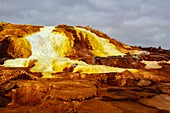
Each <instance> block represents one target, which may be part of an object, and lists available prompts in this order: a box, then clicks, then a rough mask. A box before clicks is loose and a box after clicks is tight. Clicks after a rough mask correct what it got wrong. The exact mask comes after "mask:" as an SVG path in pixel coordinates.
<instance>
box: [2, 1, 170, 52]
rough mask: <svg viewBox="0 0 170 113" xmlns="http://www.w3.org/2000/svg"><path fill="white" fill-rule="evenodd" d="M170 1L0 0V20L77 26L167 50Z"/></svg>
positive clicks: (133, 43)
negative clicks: (87, 27)
mask: <svg viewBox="0 0 170 113" xmlns="http://www.w3.org/2000/svg"><path fill="white" fill-rule="evenodd" d="M169 10H170V0H0V21H4V22H9V23H16V24H35V25H59V24H67V25H73V26H77V25H81V26H90V27H92V28H94V29H97V30H100V31H102V32H104V33H105V34H107V35H109V36H110V37H112V38H115V39H116V40H119V41H121V42H123V43H125V44H127V45H132V46H135V45H136V46H142V47H159V46H161V47H162V48H165V49H170V13H169Z"/></svg>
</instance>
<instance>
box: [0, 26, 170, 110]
mask: <svg viewBox="0 0 170 113" xmlns="http://www.w3.org/2000/svg"><path fill="white" fill-rule="evenodd" d="M41 28H43V26H32V25H15V24H9V23H1V24H0V64H1V65H0V113H169V112H170V62H169V60H170V51H169V50H164V49H162V48H161V47H159V48H152V47H150V48H143V47H132V46H127V45H125V44H123V43H121V42H118V41H116V40H114V39H111V38H110V37H108V36H107V35H105V34H103V33H101V32H100V31H97V30H93V29H91V28H89V27H81V26H78V28H74V27H71V26H67V25H59V26H56V27H55V29H53V28H50V29H53V31H52V32H55V33H57V34H58V33H62V38H63V37H65V38H64V39H63V41H64V42H62V41H61V40H60V38H59V39H57V40H55V39H53V38H52V40H53V41H55V43H57V44H58V45H60V46H62V48H63V49H64V50H63V49H61V48H60V46H56V45H55V44H54V43H53V42H49V43H46V45H44V43H45V42H48V41H51V40H46V39H45V38H47V37H51V36H53V34H50V35H49V36H46V35H45V36H44V35H43V36H42V37H40V36H41V35H39V34H35V33H38V32H39V31H40V29H41ZM79 28H81V29H79ZM48 29H49V28H48ZM82 29H83V30H82ZM86 30H87V31H86ZM50 32H51V31H50ZM50 32H48V31H43V33H45V34H46V33H50ZM77 32H78V33H77ZM63 33H65V34H66V35H63ZM92 33H94V34H95V35H94V34H92ZM30 34H35V35H33V38H34V39H37V37H38V38H40V40H38V41H37V40H34V41H35V42H34V43H32V42H31V41H32V37H31V38H30V37H27V36H28V35H30ZM55 36H56V35H55ZM55 36H54V37H55ZM60 36H61V35H60V34H59V35H57V37H60ZM89 37H90V38H89ZM67 38H69V41H68V40H67ZM43 39H44V40H45V41H44V42H43V41H42V40H43ZM105 39H107V40H105ZM93 40H95V41H96V42H93ZM108 40H109V41H108ZM59 41H61V42H62V43H61V42H59ZM39 42H41V43H40V44H42V43H43V45H41V46H40V45H39V46H37V45H36V44H37V43H39ZM65 42H67V43H66V44H65ZM108 42H109V43H108ZM63 43H64V44H63ZM95 43H97V45H95ZM34 44H35V45H34ZM47 44H54V46H48V45H47ZM100 44H101V45H100ZM103 44H105V45H107V47H106V48H105V46H104V45H103ZM98 45H100V46H102V48H98ZM39 47H40V48H39ZM43 47H44V48H45V49H44V48H43ZM53 47H54V48H55V49H54V50H56V51H55V52H53V51H52V50H53ZM108 47H111V48H110V49H108V50H106V49H107V48H108ZM112 47H113V48H114V49H113V48H112ZM46 50H48V51H50V52H46ZM111 50H112V51H111ZM110 51H111V52H110ZM113 51H114V52H113ZM47 53H49V54H50V55H49V54H47ZM42 56H43V57H42ZM50 67H51V68H50Z"/></svg>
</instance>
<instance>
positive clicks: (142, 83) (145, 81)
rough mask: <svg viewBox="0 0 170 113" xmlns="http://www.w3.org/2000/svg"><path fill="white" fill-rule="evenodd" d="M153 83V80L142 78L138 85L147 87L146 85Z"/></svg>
mask: <svg viewBox="0 0 170 113" xmlns="http://www.w3.org/2000/svg"><path fill="white" fill-rule="evenodd" d="M151 84H152V82H151V81H150V80H140V81H139V82H138V86H140V87H141V86H142V87H146V86H149V85H151Z"/></svg>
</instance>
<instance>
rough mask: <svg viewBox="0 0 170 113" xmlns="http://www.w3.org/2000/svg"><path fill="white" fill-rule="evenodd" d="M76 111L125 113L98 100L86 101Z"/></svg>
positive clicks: (86, 112) (82, 112)
mask: <svg viewBox="0 0 170 113" xmlns="http://www.w3.org/2000/svg"><path fill="white" fill-rule="evenodd" d="M75 110H76V111H77V112H78V113H123V111H122V110H121V109H120V108H118V107H116V106H114V105H112V104H110V103H106V102H104V101H100V100H97V99H92V100H88V101H84V102H82V103H80V105H79V106H77V107H76V108H75Z"/></svg>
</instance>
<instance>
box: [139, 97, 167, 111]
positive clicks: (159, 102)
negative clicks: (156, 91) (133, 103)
mask: <svg viewBox="0 0 170 113" xmlns="http://www.w3.org/2000/svg"><path fill="white" fill-rule="evenodd" d="M139 102H140V103H142V104H144V105H147V106H151V107H155V108H157V109H160V110H167V111H169V112H170V95H167V94H160V95H156V96H154V97H152V98H151V99H148V98H143V99H140V100H139Z"/></svg>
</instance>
